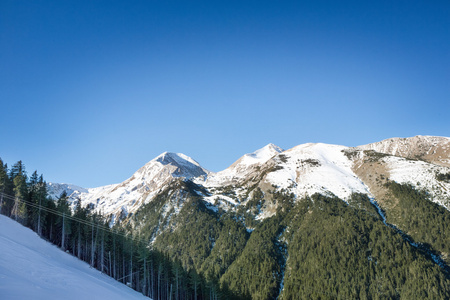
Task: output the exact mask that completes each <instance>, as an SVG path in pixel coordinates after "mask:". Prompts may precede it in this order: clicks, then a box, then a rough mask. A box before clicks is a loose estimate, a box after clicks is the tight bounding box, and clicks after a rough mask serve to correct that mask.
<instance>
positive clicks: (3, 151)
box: [0, 0, 450, 187]
mask: <svg viewBox="0 0 450 300" xmlns="http://www.w3.org/2000/svg"><path fill="white" fill-rule="evenodd" d="M0 101H1V110H0V111H1V116H0V138H1V147H0V157H1V158H2V159H3V160H4V161H5V162H7V163H8V164H9V165H12V164H13V163H15V162H16V161H18V160H22V161H23V162H24V164H25V166H26V167H27V171H28V172H29V173H31V172H33V171H34V170H38V172H39V173H43V174H44V177H45V179H46V180H47V181H53V182H65V183H73V184H77V185H80V186H83V187H95V186H100V185H106V184H112V183H118V182H121V181H123V180H125V179H127V178H128V177H129V176H131V175H132V174H133V173H134V172H135V171H136V170H137V169H138V168H140V167H141V166H143V165H144V164H145V163H146V162H148V161H150V160H151V159H153V158H154V157H156V156H157V155H159V154H160V153H162V152H164V151H170V152H181V153H184V154H186V155H188V156H191V157H192V158H194V159H195V160H197V161H198V162H199V163H200V164H201V165H202V166H203V167H205V168H207V169H209V170H211V171H220V170H223V169H225V168H226V167H228V166H229V165H230V164H232V163H233V162H234V161H235V160H236V159H238V158H239V157H240V156H241V155H243V154H245V153H248V152H253V151H254V150H256V149H258V148H261V147H263V146H265V145H266V144H268V143H274V144H276V145H278V146H280V147H282V148H285V149H288V148H291V147H293V146H296V145H299V144H302V143H306V142H323V143H332V144H341V145H346V146H357V145H361V144H366V143H370V142H376V141H379V140H382V139H385V138H390V137H408V136H414V135H439V136H450V2H449V1H448V0H446V1H414V0H412V1H261V0H259V1H245V0H239V1H233V0H227V1H212V0H209V1H112V0H105V1H93V0H89V1H81V0H76V1H20V0H2V1H0Z"/></svg>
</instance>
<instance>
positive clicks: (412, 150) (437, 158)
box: [357, 135, 450, 167]
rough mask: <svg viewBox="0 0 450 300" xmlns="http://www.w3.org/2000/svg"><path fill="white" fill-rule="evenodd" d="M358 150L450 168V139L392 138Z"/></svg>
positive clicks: (429, 137) (431, 137) (433, 137)
mask: <svg viewBox="0 0 450 300" xmlns="http://www.w3.org/2000/svg"><path fill="white" fill-rule="evenodd" d="M357 148H359V149H363V150H374V151H376V152H380V153H386V154H390V155H395V156H400V157H405V158H410V159H421V160H424V161H427V162H430V163H433V164H437V165H440V166H445V167H450V138H448V137H438V136H420V135H418V136H415V137H410V138H390V139H386V140H383V141H381V142H376V143H372V144H367V145H363V146H359V147H357Z"/></svg>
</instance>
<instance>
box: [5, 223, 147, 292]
mask: <svg viewBox="0 0 450 300" xmlns="http://www.w3.org/2000/svg"><path fill="white" fill-rule="evenodd" d="M0 299H4V300H16V299H17V300H22V299H34V300H49V299H65V300H71V299H73V300H80V299H95V300H101V299H107V300H114V299H117V300H119V299H141V300H143V299H147V300H148V299H149V298H147V297H144V296H143V295H142V294H140V293H138V292H136V291H134V290H132V289H131V288H128V287H127V286H125V285H124V284H121V283H119V282H117V281H115V280H114V279H112V278H110V277H108V276H107V275H105V274H102V273H100V272H99V271H97V270H95V269H92V268H90V267H89V265H88V264H86V263H85V262H82V261H80V260H78V259H77V258H75V257H73V256H71V255H69V254H67V253H65V252H63V251H61V250H60V249H58V248H57V247H56V246H54V245H52V244H50V243H48V242H46V241H44V240H42V239H41V238H39V236H38V235H37V234H36V233H34V232H33V231H32V230H30V229H28V228H26V227H24V226H22V225H20V224H19V223H16V222H15V221H13V220H11V219H9V218H7V217H5V216H3V215H0Z"/></svg>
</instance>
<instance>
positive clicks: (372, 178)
mask: <svg viewBox="0 0 450 300" xmlns="http://www.w3.org/2000/svg"><path fill="white" fill-rule="evenodd" d="M281 151H282V149H281V148H276V149H275V148H274V146H273V145H269V146H267V147H264V148H263V149H260V150H258V151H256V152H255V153H253V154H246V155H244V156H243V157H242V158H241V159H239V160H238V161H237V162H236V163H235V164H233V165H232V166H230V167H229V168H228V169H226V170H224V171H222V172H219V173H214V174H212V173H207V171H204V169H203V168H201V167H200V166H199V165H198V163H196V162H195V161H194V160H192V159H190V158H188V157H186V156H183V155H181V154H167V153H166V154H164V155H162V156H159V157H158V158H157V159H155V160H152V161H150V162H149V163H148V164H147V165H146V166H144V167H143V168H141V169H140V170H139V171H138V172H136V174H135V175H133V176H132V177H131V178H130V179H128V180H127V181H125V182H124V183H122V184H119V185H113V186H110V187H108V188H105V189H102V188H96V189H94V190H95V193H98V194H95V193H94V194H89V193H90V192H89V191H87V192H74V194H73V195H78V196H80V197H82V196H83V195H85V196H86V195H87V196H86V197H87V198H85V201H84V202H83V200H82V199H81V198H76V197H75V196H73V195H72V196H71V197H69V195H67V194H66V193H65V190H64V189H62V191H63V192H62V193H61V194H60V195H58V197H57V199H52V198H50V197H49V195H48V194H49V193H48V189H47V188H48V185H47V184H46V182H45V180H44V179H43V176H42V175H38V173H37V172H34V173H33V174H32V175H31V176H28V175H27V173H26V171H25V167H24V165H23V163H22V162H18V163H16V164H14V165H13V166H12V167H11V168H8V167H7V166H6V165H5V164H4V163H3V162H1V165H0V167H1V168H0V190H1V191H2V193H1V194H0V195H1V202H0V209H1V210H0V212H1V213H2V214H4V215H6V216H9V217H11V218H13V219H15V220H16V221H18V222H20V223H22V224H24V225H25V226H27V227H30V228H31V229H33V230H35V231H36V232H37V233H38V234H39V235H40V236H41V237H42V238H44V239H46V240H48V241H50V242H52V243H54V244H56V245H58V246H59V247H61V248H62V250H65V251H67V252H69V253H71V254H72V255H74V256H76V257H78V258H80V259H82V260H84V261H86V262H88V263H89V264H90V265H91V266H92V267H95V268H97V269H98V270H100V271H102V272H103V273H105V274H108V275H109V276H111V277H113V278H115V279H116V280H118V281H120V282H122V283H124V284H127V285H129V286H131V287H132V288H134V289H135V290H137V291H139V292H141V293H143V294H144V295H147V296H149V297H151V298H154V299H449V298H450V258H449V253H450V248H449V245H450V240H449V237H450V235H449V234H448V233H449V232H450V227H449V226H450V225H449V224H450V211H449V209H448V199H449V198H448V197H449V196H448V195H449V194H448V189H449V188H450V185H449V182H448V180H447V177H448V176H447V175H448V174H450V172H449V171H448V168H447V167H445V166H438V165H435V164H432V163H429V162H425V161H421V160H418V159H410V158H402V157H397V156H392V155H390V154H385V153H379V152H375V151H373V150H361V149H357V148H346V147H343V146H335V145H325V144H306V145H300V146H297V147H294V148H292V149H290V150H286V151H284V152H281ZM163 158H164V159H163ZM167 158H171V159H170V160H167ZM175 158H176V159H175ZM192 162H195V164H194V163H192ZM186 166H189V167H190V168H186ZM192 170H194V171H195V172H197V171H198V173H199V174H200V175H199V176H196V175H195V174H193V173H192V172H193V171H192ZM199 170H200V171H199ZM191 173H192V174H191ZM148 178H150V179H148ZM145 180H147V181H145ZM61 186H62V185H59V187H61ZM71 187H73V186H71ZM99 191H100V192H99ZM83 193H85V194H83ZM94 195H99V196H98V198H97V199H95V197H94ZM116 196H117V197H119V198H118V199H122V198H120V197H124V198H123V199H124V201H123V202H122V204H120V203H121V202H120V201H118V200H117V199H116V200H114V201H116V202H114V205H115V207H116V209H115V210H111V211H112V212H113V213H110V214H101V210H99V209H98V208H99V207H101V206H98V205H104V206H105V207H108V205H109V204H108V201H113V198H114V197H116ZM133 197H136V198H133ZM129 203H131V205H132V206H131V207H132V210H127V207H128V206H127V205H128V204H129ZM120 205H122V206H120Z"/></svg>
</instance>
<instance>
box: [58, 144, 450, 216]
mask: <svg viewBox="0 0 450 300" xmlns="http://www.w3.org/2000/svg"><path fill="white" fill-rule="evenodd" d="M368 150H374V151H379V152H383V153H387V154H388V157H387V158H386V160H382V161H381V162H383V166H384V167H385V168H387V171H386V176H387V177H388V178H389V179H391V180H395V181H397V182H399V183H412V184H413V185H415V186H416V187H418V188H421V189H426V190H427V191H429V192H430V195H432V197H433V198H434V199H435V200H433V201H436V202H439V203H441V204H442V203H447V202H448V200H446V199H448V198H449V197H450V187H449V186H448V183H446V182H442V181H437V180H436V178H435V177H436V172H440V173H442V174H447V173H450V171H449V170H448V169H445V168H446V167H445V162H446V161H450V156H449V155H450V139H449V138H442V137H422V136H418V137H413V138H407V139H399V138H394V139H389V140H385V141H382V142H379V143H374V144H369V145H364V146H360V147H356V148H352V147H345V146H338V145H328V144H320V143H319V144H303V145H299V146H296V147H294V148H292V149H289V150H286V151H284V150H283V149H281V148H280V147H278V146H275V145H273V144H269V145H267V146H265V147H263V148H261V149H259V150H257V151H255V152H253V153H249V154H245V155H244V156H242V157H241V158H239V159H238V160H237V161H236V162H235V163H233V164H232V165H231V166H230V167H228V168H227V169H225V170H223V171H220V172H217V173H213V172H209V171H207V170H205V169H204V168H202V167H201V166H200V165H199V164H198V163H197V162H196V161H195V160H193V159H192V158H190V157H188V156H185V155H183V154H180V153H178V154H177V153H168V152H165V153H163V154H161V155H160V156H158V157H156V158H155V159H153V160H152V161H150V162H149V163H147V164H146V165H145V166H143V167H142V168H140V169H139V170H138V171H137V172H136V173H134V174H133V176H132V177H130V178H129V179H127V180H126V181H124V182H122V183H120V184H114V185H110V186H104V187H98V188H93V189H86V190H85V189H82V188H80V189H77V187H76V186H70V185H67V186H65V185H56V184H53V186H54V187H56V190H57V191H58V192H60V191H61V190H62V189H63V188H66V189H67V191H70V192H71V199H72V200H73V199H76V198H77V197H78V198H79V199H80V200H81V203H82V206H87V205H91V206H93V207H95V209H96V211H98V212H101V213H103V214H105V215H113V216H119V215H122V216H125V215H128V213H129V212H135V211H137V210H138V209H139V207H141V205H143V204H145V203H148V202H150V201H151V200H152V199H154V197H155V196H156V195H158V194H159V193H161V191H163V190H164V189H166V188H167V187H169V186H172V187H174V188H175V186H176V185H172V183H174V182H175V181H177V180H178V179H180V178H181V179H190V180H192V181H193V182H194V183H196V184H197V185H199V186H202V187H203V188H204V189H202V192H199V193H200V194H201V195H200V196H201V197H202V198H203V200H205V201H207V202H209V203H210V206H209V207H210V208H211V209H217V206H221V207H222V208H223V209H226V210H227V209H229V208H232V207H236V206H238V205H240V204H245V201H246V200H248V198H249V196H251V194H249V193H250V192H251V190H252V189H253V188H254V187H255V186H258V187H259V188H260V189H261V190H262V191H263V192H268V191H272V190H274V189H277V190H280V189H283V190H284V191H286V192H288V193H293V194H294V195H295V196H296V197H297V198H301V197H304V196H308V195H312V194H314V193H322V194H334V195H336V196H337V197H339V198H341V199H343V200H347V199H348V198H349V196H350V195H351V194H352V193H363V194H367V195H369V196H370V197H374V195H373V194H372V193H371V192H370V190H369V187H368V185H369V186H372V187H373V184H372V182H371V179H370V177H368V176H372V175H374V176H375V175H376V174H371V171H370V170H372V171H374V169H372V168H375V166H373V167H371V166H369V165H370V164H364V163H363V162H362V161H361V159H362V160H364V159H367V158H368V156H367V155H369V154H370V153H371V152H370V151H369V152H368ZM366 152H367V153H366ZM372 152H373V151H372ZM349 153H356V154H357V156H358V157H359V158H358V157H352V156H351V155H349ZM373 153H375V154H376V152H373ZM366 154H367V155H366ZM377 155H378V154H376V155H375V156H377ZM392 155H397V156H392ZM366 156H367V157H366ZM369 156H370V155H369ZM378 156H379V155H378ZM382 156H383V155H382ZM400 156H405V157H407V158H408V159H406V158H401V157H400ZM364 157H366V158H364ZM411 157H413V158H416V157H419V158H420V159H424V160H425V161H427V162H428V163H426V162H425V161H421V160H417V159H410V158H411ZM371 159H373V157H372V158H371ZM363 165H364V166H363ZM360 167H363V168H366V167H367V168H368V170H367V171H364V172H363V173H364V174H365V175H364V176H363V177H358V176H361V175H362V174H363V173H361V172H362V171H363V169H359V168H360ZM442 168H444V169H442ZM356 170H358V172H357V173H358V174H359V175H357V174H356V173H355V171H356ZM374 172H376V171H374ZM363 178H364V179H363ZM417 182H420V184H421V185H420V186H419V185H418V184H417ZM53 193H55V192H53ZM243 201H244V202H243ZM182 202H183V201H182ZM443 205H444V204H443ZM446 207H447V208H448V205H447V206H446ZM177 209H179V207H177ZM271 209H272V211H273V207H272V208H271ZM176 211H177V210H176Z"/></svg>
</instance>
